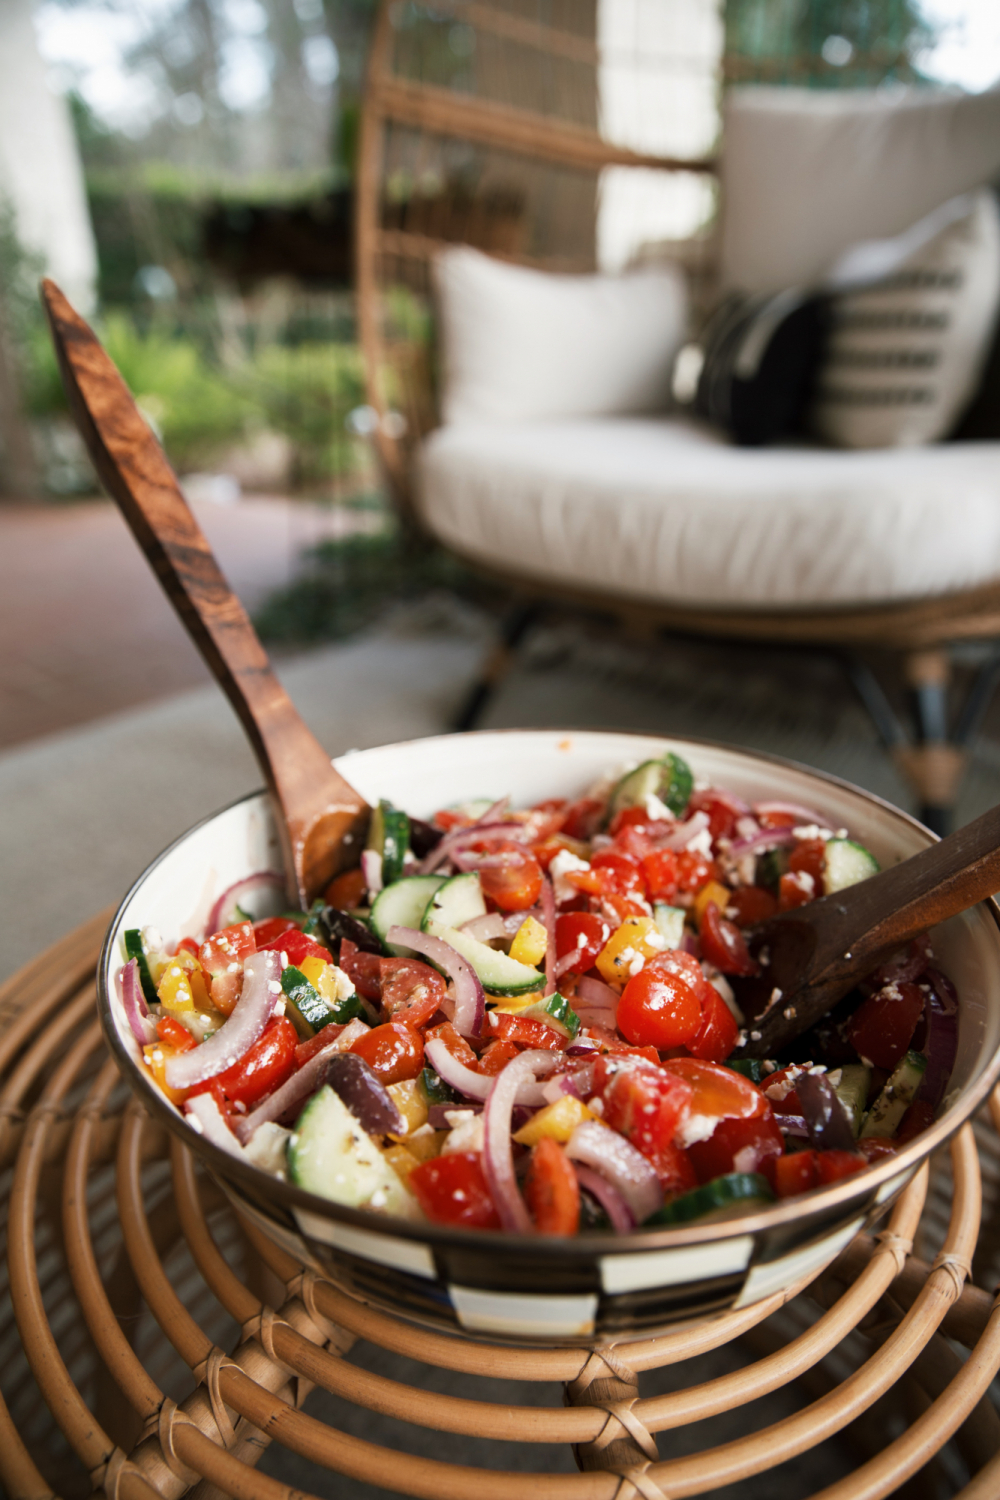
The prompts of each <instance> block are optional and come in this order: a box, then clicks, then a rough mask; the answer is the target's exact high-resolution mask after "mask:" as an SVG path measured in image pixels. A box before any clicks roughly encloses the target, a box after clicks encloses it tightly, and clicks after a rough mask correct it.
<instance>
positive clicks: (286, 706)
mask: <svg viewBox="0 0 1000 1500" xmlns="http://www.w3.org/2000/svg"><path fill="white" fill-rule="evenodd" d="M42 301H43V304H44V306H45V311H46V313H47V315H48V319H49V326H50V328H51V330H52V340H53V343H54V344H55V349H56V354H57V356H58V359H59V368H60V371H61V373H62V379H63V385H64V386H65V387H66V394H67V396H68V398H69V403H70V408H71V410H72V413H73V417H74V419H75V421H76V425H77V427H78V428H79V430H80V434H81V436H82V437H83V440H84V442H85V443H86V445H87V451H88V453H89V454H90V457H91V461H92V462H93V465H94V467H95V469H96V470H97V472H98V474H99V476H100V478H101V482H102V483H103V485H104V488H105V489H106V490H107V491H108V493H109V494H110V495H111V496H112V498H113V499H114V500H116V501H117V502H118V505H119V507H120V509H121V511H122V514H123V515H124V517H125V519H126V521H127V522H128V524H129V526H130V527H131V529H132V532H133V535H134V536H135V538H136V540H137V541H138V543H139V546H140V547H141V548H142V550H143V552H145V554H146V557H147V558H148V560H149V562H150V564H151V565H152V568H153V571H154V572H155V573H156V576H157V578H159V580H160V583H161V584H162V585H163V588H164V590H165V592H166V595H167V598H168V599H169V600H170V602H171V604H172V605H173V606H174V608H175V609H176V611H177V613H178V614H179V615H180V618H181V620H182V621H183V623H184V625H185V626H186V627H187V630H188V633H189V634H190V636H191V638H192V640H193V641H194V643H195V645H196V646H197V648H198V650H199V651H200V652H201V655H202V657H203V658H204V660H205V661H206V662H207V664H208V666H209V669H210V670H211V672H212V673H213V675H214V676H215V679H216V681H217V682H218V683H219V685H220V686H221V687H222V689H223V690H224V692H225V693H226V695H227V697H228V698H229V701H230V702H231V703H232V705H233V707H234V708H235V710H236V712H237V714H238V715H239V718H240V721H241V723H242V725H243V728H244V729H245V730H246V733H247V736H248V738H249V740H250V743H251V745H252V746H253V750H254V753H255V755H256V756H257V760H258V762H259V764H260V767H261V770H262V771H263V772H264V776H265V778H266V780H267V784H268V787H269V788H270V791H271V793H272V796H273V799H274V803H275V808H276V810H277V813H278V826H279V829H280V830H281V831H282V843H283V857H284V862H285V874H286V877H287V880H288V894H289V898H290V899H291V900H292V901H294V903H295V904H296V905H299V906H302V907H307V906H308V905H309V903H310V901H311V900H312V899H313V898H314V897H315V896H316V895H317V894H319V892H321V891H322V890H323V888H324V887H325V886H326V885H327V883H328V882H329V881H330V880H331V879H332V877H333V876H334V875H335V874H337V872H338V871H339V870H341V869H343V868H344V867H345V866H346V865H348V864H350V863H354V862H356V859H355V856H356V854H357V852H358V848H359V841H360V839H361V838H362V837H363V834H364V829H365V824H366V820H367V818H368V814H369V811H370V809H369V807H368V804H367V803H366V802H365V800H364V798H363V797H361V796H360V795H359V794H358V793H357V792H356V791H355V790H354V788H353V787H352V786H350V785H348V783H347V782H346V781H345V780H344V778H343V777H342V776H341V775H340V774H339V773H338V772H337V771H335V770H334V768H333V766H332V765H331V763H330V757H329V756H328V755H327V753H326V751H325V750H324V749H323V747H322V745H320V743H319V741H318V740H317V739H316V737H315V735H314V734H313V733H312V731H311V730H310V729H308V728H307V727H306V725H305V724H304V723H303V721H302V719H301V717H300V716H299V713H298V711H297V710H296V708H295V705H294V704H293V703H292V701H291V699H290V698H289V696H288V694H287V693H286V692H285V690H284V688H283V687H282V686H281V683H280V682H279V681H278V679H277V678H276V677H275V675H274V673H273V671H272V670H271V664H270V662H269V660H268V657H267V653H266V652H265V650H264V648H263V646H262V645H261V643H260V641H259V639H258V638H257V633H256V631H255V630H254V628H253V626H252V625H251V623H250V621H249V619H248V617H247V614H246V611H245V610H244V608H243V606H242V604H241V603H240V601H239V600H238V599H237V598H236V596H235V594H234V593H233V592H232V590H231V589H230V587H229V585H228V583H227V582H226V580H225V578H224V576H223V574H222V572H221V570H220V568H219V565H218V563H217V562H216V560H215V558H214V557H213V555H212V551H211V549H210V547H209V545H208V543H207V541H206V540H205V537H204V535H203V534H202V531H201V528H200V526H199V525H198V523H197V521H196V520H195V518H194V516H193V514H192V513H191V510H190V507H189V506H188V503H187V501H186V500H185V499H184V496H183V495H182V494H181V491H180V488H179V486H178V484H177V478H176V476H175V474H174V472H173V470H172V469H171V467H170V465H169V463H168V462H167V459H166V455H165V454H164V452H163V449H162V448H161V447H160V445H159V443H158V442H157V441H156V439H155V438H154V437H153V434H152V433H151V431H150V429H149V427H148V425H147V423H146V421H145V419H144V418H143V417H142V416H141V414H140V413H139V411H138V409H137V407H136V404H135V402H134V401H133V400H132V397H131V395H130V394H129V391H128V388H127V387H126V385H125V382H124V381H123V380H122V378H121V376H120V375H119V373H118V371H117V370H116V369H115V366H114V365H113V364H112V362H111V360H110V359H109V357H108V355H107V354H106V353H105V352H104V350H103V348H102V347H101V345H100V343H99V342H98V339H97V337H96V336H95V334H94V332H93V330H92V329H91V328H90V327H89V326H88V325H87V324H86V323H85V322H84V320H83V319H82V318H81V317H80V315H79V314H78V313H77V312H76V311H75V310H74V309H73V308H72V307H71V306H70V304H69V302H68V301H67V299H66V297H65V296H64V295H63V293H62V292H61V291H60V290H59V288H58V287H57V286H56V285H55V283H54V282H52V281H49V280H45V281H43V282H42Z"/></svg>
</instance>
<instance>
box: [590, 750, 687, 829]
mask: <svg viewBox="0 0 1000 1500" xmlns="http://www.w3.org/2000/svg"><path fill="white" fill-rule="evenodd" d="M693 790H694V776H693V775H692V773H691V767H690V766H689V765H688V763H687V761H686V760H681V757H680V756H679V755H675V754H674V753H673V751H672V750H668V751H667V753H666V755H664V756H663V757H662V758H661V759H660V760H647V761H643V763H642V765H641V766H636V768H635V770H634V771H629V772H628V773H627V774H626V775H625V776H623V777H622V779H621V781H619V783H618V785H617V786H616V787H615V789H614V791H613V792H612V793H611V796H610V798H609V800H608V821H609V822H610V821H611V819H612V818H613V817H614V815H615V813H619V812H621V810H622V808H623V807H642V805H643V804H644V803H645V801H646V798H647V797H658V798H659V800H660V801H661V802H662V803H663V805H664V807H667V808H669V809H670V811H671V812H672V813H674V814H675V815H676V816H677V817H678V818H679V817H680V815H681V813H682V812H683V811H684V809H685V808H686V807H687V805H688V802H689V801H690V800H691V793H692V791H693Z"/></svg>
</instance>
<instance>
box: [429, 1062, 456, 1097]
mask: <svg viewBox="0 0 1000 1500" xmlns="http://www.w3.org/2000/svg"><path fill="white" fill-rule="evenodd" d="M420 1082H421V1084H422V1085H423V1090H424V1093H425V1094H426V1095H427V1103H428V1104H454V1102H455V1100H456V1099H457V1098H458V1095H457V1094H456V1093H455V1090H454V1089H453V1088H452V1086H451V1084H450V1083H445V1081H444V1079H443V1078H440V1077H439V1076H438V1074H437V1073H435V1071H434V1069H433V1068H424V1069H423V1070H422V1072H421V1074H420Z"/></svg>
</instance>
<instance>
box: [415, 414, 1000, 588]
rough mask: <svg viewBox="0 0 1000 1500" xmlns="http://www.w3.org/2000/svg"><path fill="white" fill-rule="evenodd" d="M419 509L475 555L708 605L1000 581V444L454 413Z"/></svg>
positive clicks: (572, 580) (435, 444)
mask: <svg viewBox="0 0 1000 1500" xmlns="http://www.w3.org/2000/svg"><path fill="white" fill-rule="evenodd" d="M418 473H419V485H420V507H421V511H422V514H423V516H424V518H425V520H426V522H427V524H428V525H429V527H430V529H431V530H432V531H433V532H434V533H435V534H436V535H437V536H438V537H439V538H440V539H441V540H442V541H443V542H445V543H447V544H450V545H451V546H453V547H454V548H455V549H456V550H458V551H459V552H461V553H463V554H465V555H466V556H467V557H470V558H473V559H479V560H481V561H482V562H484V563H487V564H492V565H493V566H495V567H501V568H503V569H504V570H505V571H512V572H515V573H517V574H520V575H521V576H523V577H526V578H530V579H537V580H539V581H543V580H545V579H553V580H556V579H561V580H563V581H565V583H566V584H568V585H574V586H578V587H579V586H582V587H584V588H586V589H588V590H589V589H592V590H594V591H596V592H602V593H609V594H612V595H618V596H624V597H631V598H635V599H642V600H648V601H658V602H660V603H673V604H686V605H693V606H696V607H697V606H700V607H702V608H722V609H725V608H731V609H737V608H747V607H749V608H760V609H773V608H780V607H787V608H792V607H795V606H799V607H801V606H809V607H823V606H835V605H846V604H861V603H867V604H872V603H878V602H889V601H891V600H899V599H908V598H921V597H925V596H928V595H934V594H944V593H950V592H952V591H954V590H959V589H964V588H969V587H972V586H974V585H976V584H981V583H986V582H988V581H990V580H992V579H1000V443H961V444H960V443H952V444H943V445H941V446H939V447H933V448H924V449H916V450H915V449H889V450H880V451H875V452H830V451H829V450H828V449H819V448H807V447H797V448H792V447H787V448H766V449H746V448H733V447H731V446H730V445H729V444H728V443H726V442H725V441H723V440H722V439H721V438H719V437H717V436H715V435H714V434H713V433H711V432H710V431H708V429H706V428H703V427H700V426H697V425H695V424H694V423H692V422H688V421H685V420H683V419H681V418H670V419H654V418H635V417H633V418H604V419H600V420H590V421H563V422H531V423H522V424H517V425H510V426H506V427H502V428H499V427H442V428H439V429H438V430H437V431H436V432H433V433H432V434H431V435H430V436H429V437H428V438H427V439H426V441H425V442H424V445H423V449H422V452H421V454H420V459H419V464H418Z"/></svg>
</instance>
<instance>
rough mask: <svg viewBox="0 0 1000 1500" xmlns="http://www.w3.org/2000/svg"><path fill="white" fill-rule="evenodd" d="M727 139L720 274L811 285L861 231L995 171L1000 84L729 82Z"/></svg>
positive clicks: (908, 218) (753, 282)
mask: <svg viewBox="0 0 1000 1500" xmlns="http://www.w3.org/2000/svg"><path fill="white" fill-rule="evenodd" d="M723 140H724V143H725V144H724V148H723V158H722V173H721V177H722V204H723V210H722V236H721V245H720V256H721V271H722V279H723V283H724V285H725V286H726V287H737V288H740V289H742V290H743V291H747V292H778V291H782V290H783V289H784V288H785V287H792V286H814V285H816V284H817V283H819V282H820V281H821V280H822V278H823V276H824V275H825V273H826V271H827V269H828V267H829V266H830V265H831V263H832V262H833V260H834V259H835V258H836V257H837V256H839V255H840V254H841V253H842V252H843V251H844V250H846V249H847V248H848V246H850V245H852V244H854V243H855V242H856V241H858V240H870V239H881V238H883V237H885V236H887V235H895V234H901V233H902V232H903V230H905V229H908V228H909V227H910V225H911V224H915V223H916V221H917V220H918V219H921V218H923V216H924V215H925V214H928V213H930V212H931V210H932V209H934V208H937V206H938V204H940V203H944V202H945V200H946V199H948V198H953V197H954V196H955V195H956V194H958V193H966V192H969V191H970V189H972V188H977V187H980V186H981V185H982V184H983V183H985V182H989V181H990V180H991V179H992V178H993V177H994V176H995V175H996V173H997V171H998V170H1000V88H993V89H988V90H987V91H986V92H985V93H982V94H960V93H957V92H951V91H948V90H944V89H935V90H928V89H924V88H917V87H914V88H899V89H888V90H882V89H878V90H876V89H798V88H778V87H775V88H760V87H745V88H736V89H731V90H730V91H729V92H728V94H727V95H726V108H725V125H724V134H723ZM804 205H805V206H807V208H805V207H804Z"/></svg>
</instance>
